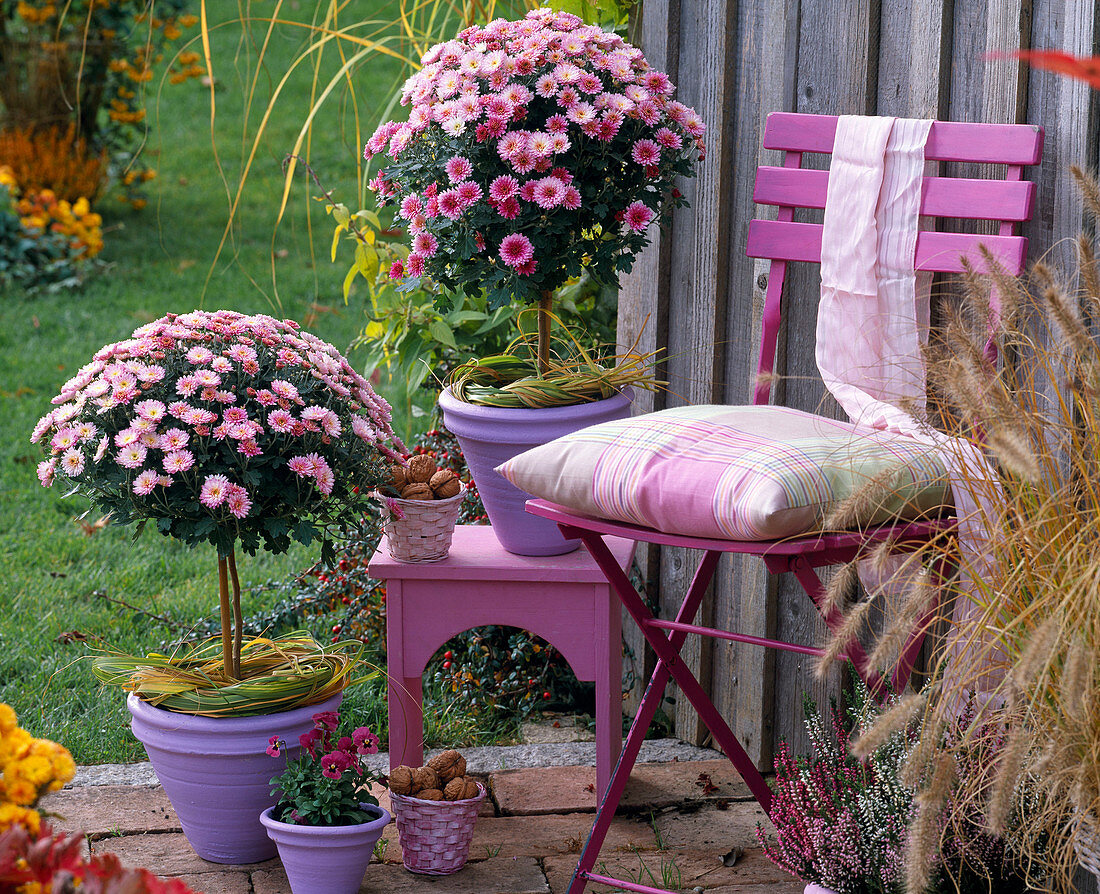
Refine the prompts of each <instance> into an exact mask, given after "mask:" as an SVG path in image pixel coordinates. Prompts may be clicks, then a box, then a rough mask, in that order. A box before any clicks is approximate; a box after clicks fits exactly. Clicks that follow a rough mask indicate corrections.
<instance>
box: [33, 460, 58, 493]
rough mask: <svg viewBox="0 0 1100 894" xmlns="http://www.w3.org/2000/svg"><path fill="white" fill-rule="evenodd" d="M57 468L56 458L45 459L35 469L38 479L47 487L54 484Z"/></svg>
mask: <svg viewBox="0 0 1100 894" xmlns="http://www.w3.org/2000/svg"><path fill="white" fill-rule="evenodd" d="M56 469H57V460H56V459H44V460H42V462H40V463H39V464H38V466H37V468H36V469H35V471H36V473H37V475H38V480H39V482H41V483H42V484H43V485H45V486H46V487H49V486H50V485H51V484H53V478H54V472H55V470H56Z"/></svg>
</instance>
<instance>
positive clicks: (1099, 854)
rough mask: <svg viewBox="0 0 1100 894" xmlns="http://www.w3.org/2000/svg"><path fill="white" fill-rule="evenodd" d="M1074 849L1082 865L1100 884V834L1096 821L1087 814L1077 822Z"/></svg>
mask: <svg viewBox="0 0 1100 894" xmlns="http://www.w3.org/2000/svg"><path fill="white" fill-rule="evenodd" d="M1073 849H1074V850H1075V851H1077V858H1078V859H1079V860H1080V861H1081V865H1082V866H1084V867H1085V869H1087V870H1088V871H1089V872H1091V873H1092V874H1093V875H1094V876H1096V880H1097V881H1098V882H1100V834H1098V833H1097V830H1096V820H1094V819H1093V818H1092V816H1090V815H1089V814H1085V815H1084V816H1082V817H1081V818H1080V820H1078V822H1077V834H1076V835H1075V836H1074V838H1073Z"/></svg>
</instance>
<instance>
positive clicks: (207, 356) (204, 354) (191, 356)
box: [186, 347, 214, 366]
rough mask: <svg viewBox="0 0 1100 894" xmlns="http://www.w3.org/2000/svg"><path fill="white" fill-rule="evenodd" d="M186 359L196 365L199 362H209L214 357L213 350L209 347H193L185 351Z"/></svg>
mask: <svg viewBox="0 0 1100 894" xmlns="http://www.w3.org/2000/svg"><path fill="white" fill-rule="evenodd" d="M186 356H187V360H188V362H190V363H193V364H194V365H195V366H198V365H199V364H200V363H209V362H210V361H211V360H213V359H214V352H213V351H211V350H210V349H209V348H203V347H194V348H191V349H190V350H189V351H188V352H187V355H186Z"/></svg>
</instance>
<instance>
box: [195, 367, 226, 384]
mask: <svg viewBox="0 0 1100 894" xmlns="http://www.w3.org/2000/svg"><path fill="white" fill-rule="evenodd" d="M194 379H195V382H196V383H198V385H199V387H200V388H217V387H218V386H219V385H220V384H221V383H222V377H221V376H220V375H218V374H217V373H216V372H214V370H212V369H206V368H203V369H197V370H195V373H194Z"/></svg>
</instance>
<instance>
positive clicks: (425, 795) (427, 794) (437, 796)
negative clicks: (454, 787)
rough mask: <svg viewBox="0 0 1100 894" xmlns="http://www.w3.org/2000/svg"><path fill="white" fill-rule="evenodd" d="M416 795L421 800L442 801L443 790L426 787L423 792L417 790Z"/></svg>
mask: <svg viewBox="0 0 1100 894" xmlns="http://www.w3.org/2000/svg"><path fill="white" fill-rule="evenodd" d="M415 797H417V798H419V799H420V800H421V801H442V800H443V792H442V791H440V790H439V789H437V788H426V789H424V791H422V792H417V793H416V796H415Z"/></svg>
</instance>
